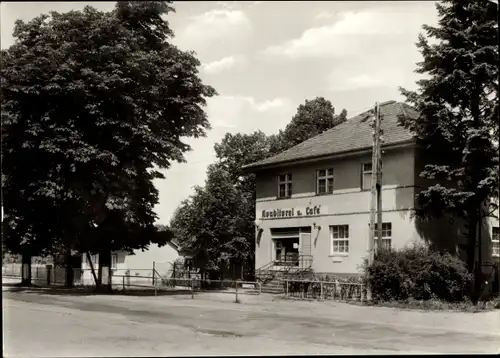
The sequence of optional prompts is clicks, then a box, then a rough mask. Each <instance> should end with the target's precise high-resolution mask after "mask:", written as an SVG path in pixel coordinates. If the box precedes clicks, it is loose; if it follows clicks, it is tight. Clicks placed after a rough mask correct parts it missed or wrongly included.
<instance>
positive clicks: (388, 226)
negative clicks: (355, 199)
mask: <svg viewBox="0 0 500 358" xmlns="http://www.w3.org/2000/svg"><path fill="white" fill-rule="evenodd" d="M374 241H375V246H374V249H375V250H377V248H378V235H377V224H375V240H374ZM381 244H382V246H381V247H384V248H386V249H390V248H391V246H392V223H382V243H381Z"/></svg>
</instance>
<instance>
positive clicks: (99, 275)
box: [95, 253, 102, 290]
mask: <svg viewBox="0 0 500 358" xmlns="http://www.w3.org/2000/svg"><path fill="white" fill-rule="evenodd" d="M97 262H98V264H97V285H96V286H95V288H96V290H99V289H100V288H101V284H102V264H101V253H99V254H98V255H97Z"/></svg>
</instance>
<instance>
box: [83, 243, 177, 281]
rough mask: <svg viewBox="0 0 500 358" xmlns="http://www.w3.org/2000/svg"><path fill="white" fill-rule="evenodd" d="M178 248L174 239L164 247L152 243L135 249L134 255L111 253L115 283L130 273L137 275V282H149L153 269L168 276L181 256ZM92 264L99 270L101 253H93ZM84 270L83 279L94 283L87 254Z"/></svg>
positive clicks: (162, 275)
mask: <svg viewBox="0 0 500 358" xmlns="http://www.w3.org/2000/svg"><path fill="white" fill-rule="evenodd" d="M178 250H179V247H178V245H177V244H176V243H175V242H174V241H171V242H169V243H168V244H167V245H165V246H162V247H158V245H156V244H151V245H150V246H149V249H148V250H145V251H141V250H135V251H134V254H133V255H130V254H129V253H128V252H126V251H117V252H113V253H112V254H111V255H112V256H111V261H112V262H111V266H112V267H111V268H112V270H113V274H114V275H115V276H116V277H113V284H120V283H122V281H123V277H122V276H125V275H129V276H131V277H132V278H134V277H136V278H137V279H136V280H135V281H136V282H144V283H148V282H149V281H148V279H147V278H152V277H153V269H154V270H155V271H156V272H157V275H160V276H161V277H164V278H165V277H167V276H168V275H170V273H171V269H172V264H173V262H174V261H175V260H176V259H177V258H178V257H179V253H178ZM92 264H93V266H94V269H95V270H96V272H97V269H98V267H99V255H92ZM82 270H83V275H82V280H83V281H84V282H88V283H90V284H92V283H93V282H94V278H93V277H92V271H91V268H90V264H89V262H88V261H87V257H86V255H82ZM106 281H107V278H106V277H103V282H106Z"/></svg>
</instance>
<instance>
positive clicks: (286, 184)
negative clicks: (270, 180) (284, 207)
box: [278, 173, 292, 198]
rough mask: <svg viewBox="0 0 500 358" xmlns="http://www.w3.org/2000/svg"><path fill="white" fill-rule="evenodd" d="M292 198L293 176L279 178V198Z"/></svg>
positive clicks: (285, 175) (288, 174)
mask: <svg viewBox="0 0 500 358" xmlns="http://www.w3.org/2000/svg"><path fill="white" fill-rule="evenodd" d="M291 196H292V174H290V173H287V174H282V175H280V176H278V198H289V197H291Z"/></svg>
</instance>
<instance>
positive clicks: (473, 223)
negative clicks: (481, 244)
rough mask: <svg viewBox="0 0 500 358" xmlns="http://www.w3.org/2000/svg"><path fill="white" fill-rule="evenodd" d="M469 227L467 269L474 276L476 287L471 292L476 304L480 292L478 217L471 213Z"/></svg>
mask: <svg viewBox="0 0 500 358" xmlns="http://www.w3.org/2000/svg"><path fill="white" fill-rule="evenodd" d="M468 224H469V227H468V233H467V269H468V271H469V273H471V274H473V275H474V287H473V288H472V290H471V291H472V292H471V297H470V298H471V300H472V302H473V303H474V304H476V303H477V300H478V296H477V293H478V290H477V284H478V282H477V271H478V268H477V266H478V265H477V260H476V244H477V231H478V230H477V225H478V220H477V215H476V213H475V212H474V213H471V214H470V215H469V223H468Z"/></svg>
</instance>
